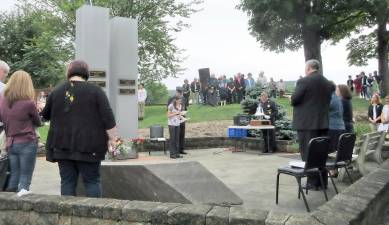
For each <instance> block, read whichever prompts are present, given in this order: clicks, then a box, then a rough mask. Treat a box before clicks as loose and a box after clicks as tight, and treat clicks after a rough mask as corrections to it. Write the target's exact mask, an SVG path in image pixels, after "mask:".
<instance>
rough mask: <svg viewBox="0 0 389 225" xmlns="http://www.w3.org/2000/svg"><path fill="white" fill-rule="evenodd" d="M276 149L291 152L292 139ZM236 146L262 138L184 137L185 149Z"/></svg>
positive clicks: (158, 147) (155, 147) (255, 144)
mask: <svg viewBox="0 0 389 225" xmlns="http://www.w3.org/2000/svg"><path fill="white" fill-rule="evenodd" d="M276 144H277V150H278V151H279V152H293V149H292V145H293V141H285V140H277V141H276ZM234 146H236V147H237V148H239V149H246V150H254V151H260V150H262V149H263V148H264V143H263V140H261V139H255V138H244V139H239V140H233V139H231V138H227V137H199V138H185V149H207V148H229V147H234ZM162 149H163V146H162V143H156V142H150V139H146V140H145V143H144V147H143V149H142V150H141V152H148V151H149V150H150V151H162ZM166 151H169V139H167V140H166ZM45 154H46V150H45V146H40V147H39V148H38V152H37V155H38V156H45Z"/></svg>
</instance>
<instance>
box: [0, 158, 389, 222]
mask: <svg viewBox="0 0 389 225" xmlns="http://www.w3.org/2000/svg"><path fill="white" fill-rule="evenodd" d="M388 173H389V160H387V161H386V162H385V163H384V164H383V166H382V167H381V168H379V169H377V170H375V171H373V172H371V173H370V174H368V175H367V176H365V177H363V178H361V179H360V180H358V181H357V182H355V183H354V184H352V185H351V186H350V187H348V188H347V189H345V190H344V191H343V192H342V193H340V194H338V195H336V196H335V197H334V198H333V199H331V200H330V201H329V202H327V203H326V204H324V205H322V206H321V207H319V208H318V209H317V210H315V211H314V212H313V213H310V214H307V215H293V214H287V213H280V212H268V211H263V210H249V209H244V208H240V207H222V206H210V205H191V204H178V203H159V202H142V201H124V200H115V199H96V198H82V197H63V196H48V195H35V194H34V195H27V196H23V197H21V198H17V197H16V196H15V194H14V193H5V192H1V193H0V224H7V225H21V224H40V225H56V224H61V225H78V224H83V225H89V224H90V225H92V224H93V225H115V224H120V225H132V224H137V225H154V224H155V225H157V224H161V225H187V224H195V225H254V224H255V225H257V224H260V225H323V224H324V225H343V224H353V225H373V224H380V223H381V222H382V219H383V217H384V216H385V214H384V212H385V209H386V208H387V205H388V203H389V176H388ZM296 200H297V199H296Z"/></svg>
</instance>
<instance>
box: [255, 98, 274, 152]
mask: <svg viewBox="0 0 389 225" xmlns="http://www.w3.org/2000/svg"><path fill="white" fill-rule="evenodd" d="M259 106H260V107H262V109H263V113H264V114H265V115H267V116H270V122H271V125H273V126H274V123H275V121H276V116H277V114H278V107H277V105H276V103H275V102H273V101H271V100H270V99H268V100H267V101H266V102H262V101H259ZM262 133H263V140H264V142H265V148H264V149H263V151H262V152H264V153H266V152H275V151H276V150H277V147H276V134H275V130H274V129H269V130H262ZM267 135H269V143H268V142H267Z"/></svg>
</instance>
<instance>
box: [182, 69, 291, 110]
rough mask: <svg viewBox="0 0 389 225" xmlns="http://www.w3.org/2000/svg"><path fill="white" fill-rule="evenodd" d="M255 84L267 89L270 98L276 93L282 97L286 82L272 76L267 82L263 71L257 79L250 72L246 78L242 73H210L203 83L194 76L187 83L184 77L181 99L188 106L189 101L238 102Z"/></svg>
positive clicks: (219, 103)
mask: <svg viewBox="0 0 389 225" xmlns="http://www.w3.org/2000/svg"><path fill="white" fill-rule="evenodd" d="M256 86H261V87H262V88H263V89H267V90H268V92H269V97H271V98H276V96H277V95H278V96H279V97H281V98H282V97H284V95H285V92H286V84H285V82H284V81H283V80H282V79H280V81H279V82H275V81H274V80H273V78H270V81H269V82H268V81H267V79H266V77H265V76H264V73H263V72H261V73H259V75H258V79H257V80H255V79H254V78H253V75H252V74H251V73H248V74H247V78H245V75H244V74H242V73H238V74H236V75H235V76H234V77H233V78H232V77H231V78H227V77H226V76H225V75H223V76H220V77H219V78H216V76H215V74H211V77H210V78H209V79H208V81H207V82H205V83H201V82H199V81H198V79H197V78H194V80H193V81H192V82H191V83H190V84H189V82H188V80H187V79H185V80H184V84H183V86H182V87H183V89H184V95H183V97H184V99H183V101H184V104H185V105H186V106H189V102H192V104H199V103H202V104H207V105H212V106H217V105H221V106H223V105H226V104H234V103H240V102H241V101H242V100H243V99H244V98H245V96H246V93H247V91H249V90H250V89H252V88H254V87H256Z"/></svg>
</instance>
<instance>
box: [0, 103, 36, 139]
mask: <svg viewBox="0 0 389 225" xmlns="http://www.w3.org/2000/svg"><path fill="white" fill-rule="evenodd" d="M0 120H1V121H2V122H3V123H4V130H5V135H6V137H7V147H9V146H11V145H12V144H13V143H15V144H16V143H18V144H19V143H30V142H37V141H38V138H37V135H36V133H35V127H37V126H40V124H41V121H40V118H39V114H38V110H37V108H36V105H35V102H34V101H31V100H20V101H17V102H15V103H14V104H13V106H12V108H10V107H9V106H8V104H7V100H6V99H5V98H4V97H0Z"/></svg>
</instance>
